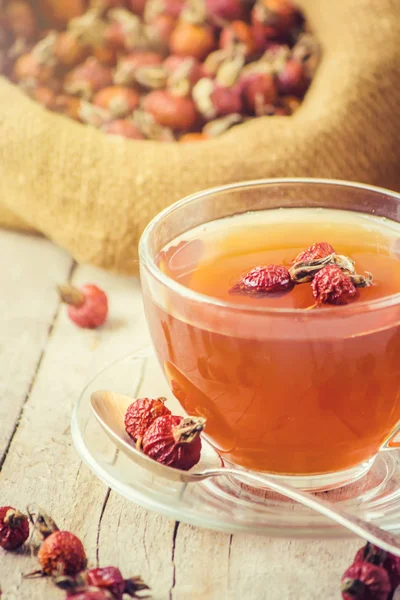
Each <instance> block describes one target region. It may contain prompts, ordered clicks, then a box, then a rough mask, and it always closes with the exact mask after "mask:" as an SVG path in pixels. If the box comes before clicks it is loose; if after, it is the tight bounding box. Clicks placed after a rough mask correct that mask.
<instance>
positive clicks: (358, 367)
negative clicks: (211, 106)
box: [139, 179, 400, 489]
mask: <svg viewBox="0 0 400 600" xmlns="http://www.w3.org/2000/svg"><path fill="white" fill-rule="evenodd" d="M278 207H288V208H289V207H324V208H335V209H342V210H348V211H356V212H362V213H367V214H371V215H377V216H382V217H386V218H388V219H391V220H392V221H397V222H399V221H400V196H399V195H398V194H396V193H393V192H390V191H387V190H384V189H379V188H374V187H371V186H366V185H361V184H356V183H349V182H341V181H330V180H317V179H283V180H263V181H254V182H245V183H238V184H233V185H227V186H223V187H220V188H215V189H212V190H206V191H203V192H199V193H197V194H194V195H192V196H190V197H189V198H186V199H184V200H182V201H180V202H178V203H176V204H174V205H172V206H171V207H169V208H167V209H166V210H164V211H163V212H161V213H160V214H159V215H158V216H157V217H156V218H155V219H154V220H153V221H152V222H151V223H150V224H149V226H148V227H147V229H146V230H145V232H144V234H143V236H142V239H141V241H140V248H139V253H140V267H141V280H142V288H143V298H144V305H145V310H146V318H147V322H148V326H149V329H150V333H151V336H152V340H153V345H154V349H155V352H156V355H157V357H158V359H159V362H160V364H161V366H162V369H163V371H164V373H165V375H166V378H167V381H168V383H169V386H170V387H171V390H172V391H173V393H174V395H175V396H176V397H177V398H178V400H179V401H180V403H181V405H182V406H183V408H184V409H185V411H187V413H188V414H193V415H200V416H204V417H206V419H207V426H206V435H207V437H208V439H209V441H210V442H211V443H212V444H213V445H214V447H215V448H216V449H217V450H218V452H219V453H220V454H221V456H222V457H223V460H224V461H225V462H227V463H228V464H234V465H235V466H238V467H241V468H244V469H251V470H255V471H258V472H263V473H268V474H269V475H272V476H275V477H283V478H285V479H286V480H287V481H289V482H290V483H291V484H292V485H296V486H298V487H303V488H307V489H330V488H333V487H338V486H340V485H344V484H346V483H350V482H352V481H355V480H357V479H358V478H360V477H361V476H362V475H363V474H364V473H365V472H366V471H367V470H368V469H369V468H370V466H371V465H372V463H373V461H374V459H375V457H376V455H377V453H378V452H379V451H380V450H381V449H384V448H387V447H388V445H389V440H391V439H392V438H393V435H394V432H395V431H396V430H397V427H398V423H399V421H400V293H399V294H396V295H392V296H389V297H385V298H382V299H378V300H374V301H371V302H368V303H367V302H357V303H354V304H351V305H349V306H346V307H345V310H342V309H341V310H337V309H335V308H324V310H315V311H312V310H311V311H310V310H304V309H283V308H274V309H271V308H262V307H260V306H257V305H255V306H254V307H253V306H251V307H249V306H243V305H237V304H235V303H234V301H233V302H232V303H227V302H223V301H221V300H218V299H216V298H212V297H209V296H205V295H202V294H200V293H197V292H195V291H193V290H190V289H189V288H186V287H184V286H183V285H181V284H180V283H178V282H176V281H174V280H173V279H171V278H170V277H168V275H167V274H166V273H164V272H163V271H162V270H161V269H160V267H159V265H158V263H157V257H158V255H159V253H160V252H161V251H162V250H163V249H164V248H165V246H167V245H168V244H169V243H170V242H172V241H173V240H175V239H176V238H177V237H179V236H181V235H182V234H184V233H185V232H188V231H190V230H191V229H193V228H194V227H197V226H199V225H202V224H204V223H208V222H210V221H213V220H215V219H219V218H224V217H227V216H230V215H237V214H240V213H245V212H248V211H257V210H265V209H271V208H278ZM272 380H273V389H274V394H271V393H270V390H271V382H272ZM222 404H223V407H224V409H223V410H221V405H222Z"/></svg>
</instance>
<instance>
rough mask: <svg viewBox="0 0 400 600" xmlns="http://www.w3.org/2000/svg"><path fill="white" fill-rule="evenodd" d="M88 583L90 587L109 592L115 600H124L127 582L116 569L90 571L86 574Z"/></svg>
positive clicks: (104, 568)
mask: <svg viewBox="0 0 400 600" xmlns="http://www.w3.org/2000/svg"><path fill="white" fill-rule="evenodd" d="M86 581H87V583H88V584H89V585H90V586H93V587H97V588H101V589H105V590H107V591H109V592H110V593H111V594H112V596H113V597H114V598H115V600H122V596H123V594H124V590H125V580H124V578H123V577H122V573H121V571H120V570H119V569H117V568H116V567H102V568H98V569H90V570H89V571H88V572H87V573H86Z"/></svg>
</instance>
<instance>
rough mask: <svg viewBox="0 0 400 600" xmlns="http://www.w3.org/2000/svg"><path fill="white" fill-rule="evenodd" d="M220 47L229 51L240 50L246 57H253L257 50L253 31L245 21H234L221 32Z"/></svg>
mask: <svg viewBox="0 0 400 600" xmlns="http://www.w3.org/2000/svg"><path fill="white" fill-rule="evenodd" d="M219 45H220V47H221V48H222V49H227V50H229V51H231V50H233V49H234V48H238V49H239V50H240V51H242V52H243V53H244V55H245V56H251V55H252V54H254V52H255V51H256V50H257V44H256V40H255V37H254V34H253V31H252V29H251V27H250V26H249V25H247V23H245V22H244V21H233V22H232V23H230V24H229V25H227V26H226V27H225V28H224V29H223V30H222V32H221V37H220V38H219Z"/></svg>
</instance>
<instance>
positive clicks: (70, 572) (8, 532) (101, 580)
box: [0, 506, 150, 600]
mask: <svg viewBox="0 0 400 600" xmlns="http://www.w3.org/2000/svg"><path fill="white" fill-rule="evenodd" d="M28 514H29V518H28V516H27V515H24V514H23V513H21V512H20V511H18V510H16V509H15V508H12V507H11V506H2V507H0V547H1V548H3V549H4V550H7V551H13V550H17V549H18V548H20V547H21V546H22V545H23V544H24V543H25V542H26V541H27V539H28V537H29V533H30V526H29V521H30V522H31V523H32V526H33V532H36V533H37V534H38V536H39V537H40V539H41V544H40V546H39V551H38V553H37V558H38V561H39V566H40V569H38V570H36V571H33V572H32V573H29V574H27V575H25V578H27V579H28V578H32V577H36V576H37V577H44V576H50V577H52V580H53V582H54V583H55V585H57V586H58V587H59V588H61V589H63V590H65V591H66V598H73V599H74V600H122V598H123V597H124V595H125V594H126V595H128V596H130V597H132V598H140V597H141V598H143V597H148V596H147V595H146V596H143V595H140V593H141V592H144V593H145V594H147V592H146V590H149V589H150V588H149V587H148V586H147V585H146V584H145V583H144V582H143V581H142V580H141V578H140V577H131V578H130V579H124V578H123V576H122V574H121V571H120V570H119V569H117V568H116V567H101V568H96V569H87V568H86V567H87V559H86V554H85V549H84V547H83V545H82V542H81V541H80V539H79V538H77V537H76V536H75V535H74V534H73V533H70V532H69V531H60V530H59V528H58V527H57V525H56V524H55V523H54V521H53V519H52V518H51V517H49V516H48V515H47V514H46V513H45V512H44V511H43V510H42V509H40V508H39V507H28ZM31 547H33V544H32V543H31ZM138 593H139V595H138Z"/></svg>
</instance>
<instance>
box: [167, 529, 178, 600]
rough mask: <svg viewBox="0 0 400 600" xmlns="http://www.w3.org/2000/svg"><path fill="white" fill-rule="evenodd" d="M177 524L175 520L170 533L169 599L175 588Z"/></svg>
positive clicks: (170, 599)
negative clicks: (170, 582)
mask: <svg viewBox="0 0 400 600" xmlns="http://www.w3.org/2000/svg"><path fill="white" fill-rule="evenodd" d="M179 525H180V522H179V521H175V526H174V532H173V534H172V553H171V559H172V585H171V588H170V590H169V600H172V594H173V591H174V589H175V584H176V564H175V547H176V536H177V535H178V529H179Z"/></svg>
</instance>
